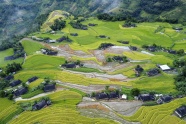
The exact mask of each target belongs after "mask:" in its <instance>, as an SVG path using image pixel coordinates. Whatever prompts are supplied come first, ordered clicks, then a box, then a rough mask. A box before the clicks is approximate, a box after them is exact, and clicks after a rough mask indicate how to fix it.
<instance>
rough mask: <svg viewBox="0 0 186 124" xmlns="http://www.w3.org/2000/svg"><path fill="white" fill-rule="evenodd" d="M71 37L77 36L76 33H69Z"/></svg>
mask: <svg viewBox="0 0 186 124" xmlns="http://www.w3.org/2000/svg"><path fill="white" fill-rule="evenodd" d="M70 35H71V36H78V33H70Z"/></svg>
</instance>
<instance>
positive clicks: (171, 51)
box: [168, 50, 176, 54]
mask: <svg viewBox="0 0 186 124" xmlns="http://www.w3.org/2000/svg"><path fill="white" fill-rule="evenodd" d="M168 53H170V54H176V50H168Z"/></svg>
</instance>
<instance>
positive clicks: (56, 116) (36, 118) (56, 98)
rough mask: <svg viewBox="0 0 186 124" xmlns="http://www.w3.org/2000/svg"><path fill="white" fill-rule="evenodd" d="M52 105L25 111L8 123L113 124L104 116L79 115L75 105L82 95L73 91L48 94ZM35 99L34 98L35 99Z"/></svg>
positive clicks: (113, 123)
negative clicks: (89, 116)
mask: <svg viewBox="0 0 186 124" xmlns="http://www.w3.org/2000/svg"><path fill="white" fill-rule="evenodd" d="M48 97H49V98H50V99H51V100H52V105H51V106H49V107H46V108H44V109H42V110H39V111H25V112H23V113H21V114H20V115H19V116H18V117H16V118H14V119H13V120H11V121H10V124H35V123H40V124H51V123H53V124H54V123H55V124H62V123H63V124H67V123H68V124H70V123H72V124H77V123H78V124H80V123H81V124H82V123H83V124H92V123H94V124H115V123H116V122H114V121H112V120H108V119H106V118H88V117H85V116H82V115H80V113H79V112H78V111H77V108H76V105H77V104H78V103H79V102H80V101H81V99H82V96H81V95H80V94H79V93H77V92H74V91H59V92H55V93H54V94H51V95H48ZM35 100H36V99H35Z"/></svg>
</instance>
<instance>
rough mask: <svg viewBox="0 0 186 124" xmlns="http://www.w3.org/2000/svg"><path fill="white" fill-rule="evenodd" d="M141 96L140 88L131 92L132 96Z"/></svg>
mask: <svg viewBox="0 0 186 124" xmlns="http://www.w3.org/2000/svg"><path fill="white" fill-rule="evenodd" d="M139 94H140V90H139V89H138V88H133V89H132V90H131V95H133V96H138V95H139Z"/></svg>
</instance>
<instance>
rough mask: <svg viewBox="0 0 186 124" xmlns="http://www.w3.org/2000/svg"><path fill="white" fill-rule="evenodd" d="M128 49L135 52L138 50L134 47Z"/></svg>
mask: <svg viewBox="0 0 186 124" xmlns="http://www.w3.org/2000/svg"><path fill="white" fill-rule="evenodd" d="M129 48H130V49H131V50H132V51H137V50H138V48H137V47H135V46H130V47H129Z"/></svg>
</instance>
